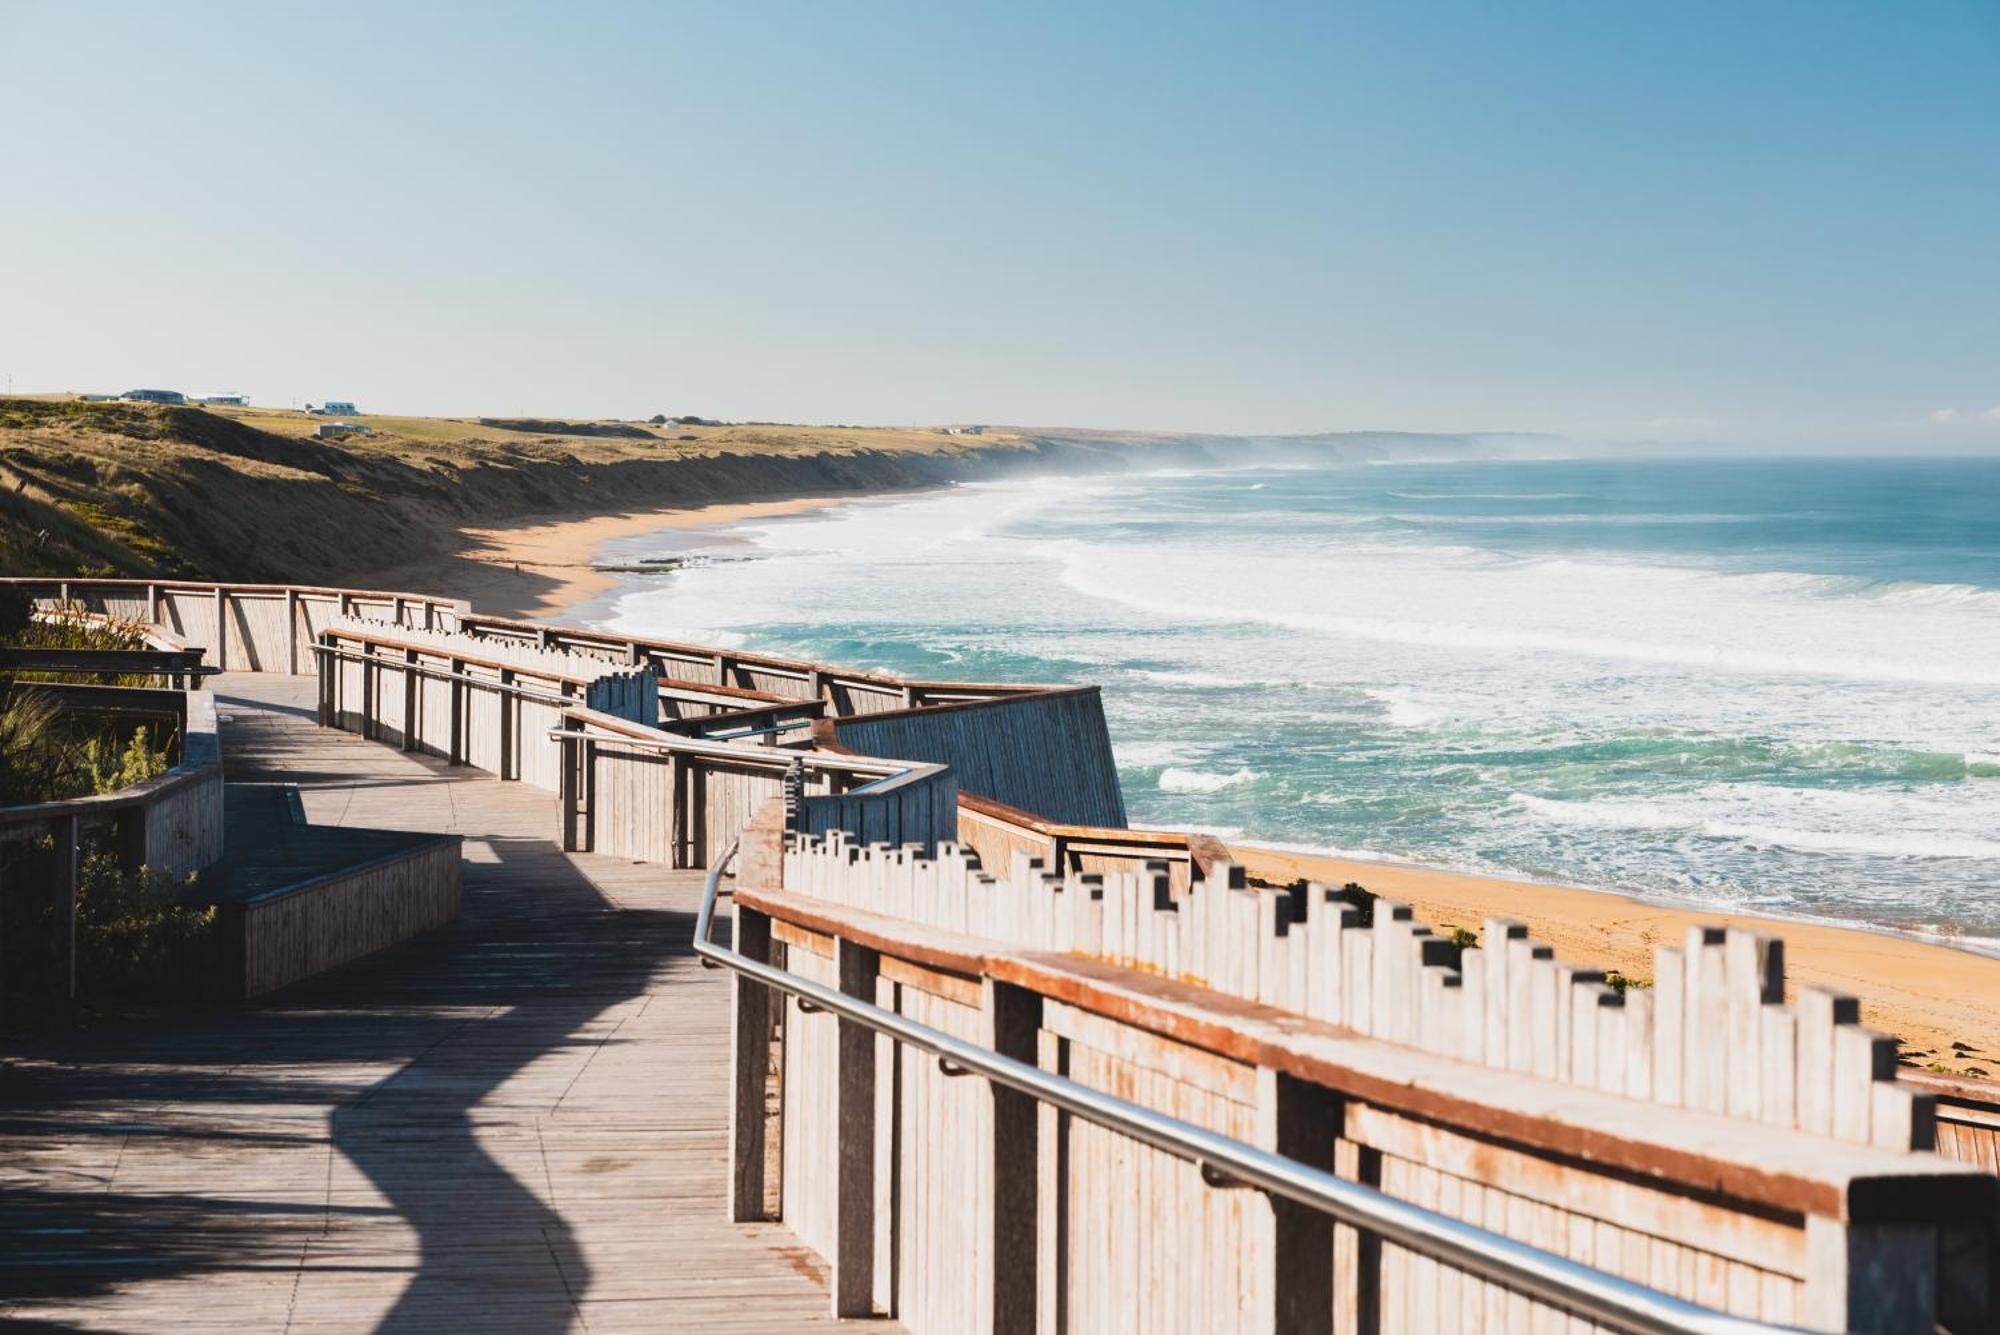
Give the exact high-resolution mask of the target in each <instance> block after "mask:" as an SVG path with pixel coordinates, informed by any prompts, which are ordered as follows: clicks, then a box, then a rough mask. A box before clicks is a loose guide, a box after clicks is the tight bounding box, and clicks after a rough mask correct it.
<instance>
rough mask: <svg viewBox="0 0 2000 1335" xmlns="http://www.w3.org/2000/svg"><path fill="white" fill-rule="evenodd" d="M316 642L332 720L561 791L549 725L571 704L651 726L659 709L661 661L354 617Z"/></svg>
mask: <svg viewBox="0 0 2000 1335" xmlns="http://www.w3.org/2000/svg"><path fill="white" fill-rule="evenodd" d="M314 651H315V652H316V653H317V654H318V655H319V658H320V663H321V669H320V702H319V715H320V722H321V723H322V724H324V725H325V726H328V727H334V728H341V729H343V730H345V731H348V732H358V733H360V734H361V735H362V736H364V737H369V738H372V739H374V740H377V741H382V742H386V743H388V744H390V745H392V746H399V747H401V748H402V749H403V750H405V751H417V752H422V753H424V754H426V755H434V756H442V757H444V758H446V759H447V760H449V761H450V762H451V763H453V764H465V765H471V766H473V767H475V768H478V769H483V770H487V771H490V772H491V773H493V774H496V775H498V776H499V777H500V778H502V779H518V780H521V781H522V782H524V783H527V784H529V785H531V786H533V787H537V788H543V789H547V790H549V791H551V792H553V791H555V789H556V788H557V787H559V786H560V783H561V772H562V754H561V750H560V748H559V747H558V745H557V744H556V743H555V742H554V741H553V740H552V739H551V737H550V735H549V734H550V732H551V730H552V729H555V728H557V727H558V726H559V725H560V724H561V723H562V718H563V712H564V711H565V710H567V709H569V708H571V707H573V706H587V707H589V708H592V709H595V710H597V711H598V712H600V713H603V714H606V715H611V716H616V717H622V718H628V719H633V720H636V721H639V722H643V723H647V724H650V723H653V722H655V721H656V720H657V719H658V715H659V693H660V690H659V682H658V679H657V677H656V676H655V675H654V673H653V671H652V669H650V668H636V669H635V668H624V667H619V666H616V665H613V664H610V663H603V662H598V661H595V660H592V659H580V658H577V657H575V656H573V655H569V654H563V653H557V652H550V651H545V650H540V649H536V648H533V647H532V646H524V645H518V644H512V643H508V642H495V641H487V640H482V639H477V638H475V637H472V636H468V635H461V634H454V633H446V632H437V631H413V630H409V629H399V628H395V627H386V626H380V625H376V624H373V623H369V622H362V621H351V620H342V621H337V622H335V623H333V624H331V625H329V626H327V627H326V628H325V630H323V631H322V632H321V636H320V642H319V643H318V644H316V645H315V646H314Z"/></svg>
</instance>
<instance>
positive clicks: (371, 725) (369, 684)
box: [361, 640, 381, 741]
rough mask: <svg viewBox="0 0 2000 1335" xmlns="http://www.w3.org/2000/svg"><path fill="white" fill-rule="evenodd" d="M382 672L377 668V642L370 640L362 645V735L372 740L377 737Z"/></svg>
mask: <svg viewBox="0 0 2000 1335" xmlns="http://www.w3.org/2000/svg"><path fill="white" fill-rule="evenodd" d="M380 675H381V674H380V673H378V672H377V671H376V670H375V642H374V641H373V640H370V641H369V642H368V643H366V644H364V645H362V646H361V735H362V736H363V737H366V738H368V739H369V740H370V741H373V740H374V739H375V734H376V727H375V714H376V709H375V685H376V681H377V679H378V678H379V677H380Z"/></svg>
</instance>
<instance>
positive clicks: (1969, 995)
mask: <svg viewBox="0 0 2000 1335" xmlns="http://www.w3.org/2000/svg"><path fill="white" fill-rule="evenodd" d="M1231 849H1232V851H1233V852H1234V853H1235V854H1236V855H1237V857H1238V858H1239V859H1240V860H1241V861H1242V862H1243V864H1244V865H1245V866H1246V867H1247V868H1249V870H1250V872H1251V874H1252V875H1255V876H1261V877H1263V878H1265V879H1267V880H1271V881H1280V882H1284V881H1291V880H1296V879H1298V878H1300V877H1304V878H1305V879H1307V880H1314V881H1322V882H1326V883H1329V884H1332V885H1344V884H1346V883H1347V882H1349V881H1358V882H1359V883H1360V884H1362V885H1363V886H1365V887H1367V888H1368V889H1370V890H1372V891H1374V892H1376V893H1377V894H1381V895H1386V896H1388V897H1389V898H1391V899H1399V900H1402V901H1404V902H1405V903H1407V904H1409V905H1410V906H1411V908H1412V909H1413V910H1414V912H1415V914H1416V917H1417V920H1418V921H1419V922H1423V923H1427V924H1428V925H1430V926H1431V927H1432V928H1433V929H1443V928H1449V927H1454V926H1456V927H1465V928H1469V929H1471V930H1472V931H1475V932H1479V933H1481V935H1484V924H1485V920H1486V919H1487V918H1488V917H1504V918H1517V919H1519V920H1520V921H1522V922H1525V923H1527V924H1528V931H1529V934H1530V935H1532V936H1535V937H1538V938H1540V939H1541V940H1543V941H1546V942H1548V943H1549V944H1550V945H1551V946H1554V947H1555V952H1556V955H1557V956H1558V957H1559V958H1562V959H1566V960H1569V961H1571V962H1573V963H1576V964H1580V965H1586V966H1588V967H1591V968H1601V969H1616V970H1617V971H1618V972H1620V973H1622V974H1624V975H1625V976H1626V977H1628V978H1633V979H1650V978H1651V977H1652V974H1653V947H1654V946H1656V945H1675V946H1677V945H1680V944H1681V942H1682V941H1683V939H1684V938H1685V936H1686V933H1687V929H1688V927H1689V926H1690V925H1692V924H1695V923H1723V924H1727V925H1731V926H1742V927H1748V928H1750V929H1752V930H1754V931H1760V932H1767V933H1770V934H1771V935H1774V936H1780V937H1783V938H1784V942H1785V976H1786V978H1787V979H1788V980H1789V983H1790V986H1791V987H1792V988H1793V989H1796V988H1797V987H1798V986H1799V985H1800V984H1802V983H1803V984H1810V985H1814V986H1820V987H1829V988H1834V989H1836V990H1838V991H1842V992H1851V993H1853V994H1854V995H1856V996H1858V997H1860V998H1861V1001H1862V1019H1863V1021H1864V1022H1866V1023H1867V1024H1870V1025H1873V1026H1874V1027H1875V1028H1877V1029H1880V1030H1882V1031H1883V1032H1885V1033H1891V1034H1895V1035H1896V1036H1897V1037H1898V1038H1900V1039H1901V1040H1902V1041H1903V1050H1904V1055H1905V1056H1906V1057H1908V1058H1911V1059H1913V1060H1914V1061H1915V1062H1916V1063H1917V1064H1918V1065H1929V1064H1930V1063H1931V1062H1934V1061H1935V1062H1938V1063H1941V1064H1942V1065H1944V1066H1947V1067H1949V1068H1951V1070H1952V1071H1953V1072H1955V1073H1963V1072H1965V1071H1966V1069H1967V1068H1969V1067H1973V1068H1978V1069H1979V1070H1980V1071H1983V1072H1985V1073H1986V1074H1988V1075H2000V960H1996V959H1993V958H1991V957H1989V956H1984V955H1977V954H1974V953H1972V952H1971V951H1967V950H1959V949H1955V948H1953V947H1951V946H1947V945H1937V944H1932V943H1930V942H1926V941H1919V940H1916V939H1914V938H1911V937H1907V936H1894V935H1891V934H1889V933H1886V932H1871V931H1866V930H1862V929H1856V928H1850V927H1836V926H1831V925H1828V924H1824V923H1818V922H1799V921H1795V920H1792V919H1777V918H1767V917H1759V916H1752V915H1747V914H1730V913H1722V912H1717V911H1713V910H1708V909H1694V908H1675V907H1668V906H1664V905H1656V904H1651V903H1646V902H1644V901H1641V900H1637V899H1633V898H1631V897H1629V896H1626V895H1620V894H1611V893H1607V892H1605V891H1601V890H1579V889H1571V888H1569V887H1567V886H1555V885H1540V884H1536V883H1534V882H1530V881H1508V880H1501V879H1497V878H1493V877H1486V876H1472V875H1467V874H1464V873H1460V872H1449V871H1438V870H1434V869H1432V868H1427V867H1406V866H1399V865H1396V864H1394V863H1381V862H1357V861H1348V860H1345V859H1339V858H1327V857H1320V856H1317V855H1314V854H1307V853H1292V852H1281V851H1276V850H1272V849H1264V848H1257V847H1255V846H1251V845H1241V844H1238V845H1232V846H1231ZM1955 1042H1956V1043H1962V1044H1965V1045H1966V1046H1967V1047H1968V1048H1971V1049H1975V1051H1970V1052H1968V1051H1963V1050H1959V1051H1955V1050H1954V1049H1953V1048H1952V1044H1953V1043H1955Z"/></svg>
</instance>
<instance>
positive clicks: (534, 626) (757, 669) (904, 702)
mask: <svg viewBox="0 0 2000 1335" xmlns="http://www.w3.org/2000/svg"><path fill="white" fill-rule="evenodd" d="M463 625H464V628H465V629H467V630H469V631H472V632H474V633H476V634H479V635H482V636H486V637H488V638H492V639H510V640H514V641H517V642H520V643H529V644H535V645H537V646H539V647H542V648H547V649H560V650H562V651H564V652H567V653H575V654H584V655H590V656H594V657H601V658H604V659H606V660H608V661H612V662H620V663H630V664H644V665H648V666H651V667H654V668H656V669H658V671H659V673H660V675H661V676H662V677H664V678H672V679H674V680H677V681H687V682H708V683H711V684H714V685H719V686H731V687H736V688H739V689H747V690H754V691H762V692H768V693H770V694H772V695H775V696H781V697H784V698H786V699H804V700H820V699H824V700H825V701H826V702H827V705H828V707H829V709H830V710H831V712H833V713H834V714H841V715H846V714H872V713H877V712H881V711H887V710H903V709H913V708H917V707H919V706H925V705H950V704H960V703H964V702H967V701H974V700H993V699H1007V698H1012V697H1014V696H1020V695H1032V694H1038V693H1042V692H1046V691H1049V690H1051V689H1060V688H1051V687H1046V686H1022V685H1015V684H1003V683H993V684H988V683H978V682H962V681H961V682H949V681H911V680H906V679H904V678H901V677H892V676H889V675H888V674H886V673H880V672H859V671H855V670H853V669H851V668H840V667H834V666H831V665H828V664H825V663H813V662H808V661H806V660H804V659H797V658H781V657H778V656H776V655H773V654H757V653H744V652H741V651H738V650H733V649H722V648H717V647H716V646H714V645H704V644H686V643H683V642H681V641H678V640H662V639H655V638H650V637H645V636H631V635H620V634H618V633H617V632H616V631H606V630H591V629H586V628H584V627H580V626H552V625H547V624H545V623H542V622H538V621H513V620H508V619H506V618H503V617H487V616H475V615H472V614H469V613H468V614H467V615H466V617H465V618H464V622H463Z"/></svg>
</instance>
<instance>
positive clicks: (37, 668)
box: [0, 645, 218, 691]
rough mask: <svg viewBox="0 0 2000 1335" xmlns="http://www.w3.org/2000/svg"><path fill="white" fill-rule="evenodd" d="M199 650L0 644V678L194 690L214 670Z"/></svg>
mask: <svg viewBox="0 0 2000 1335" xmlns="http://www.w3.org/2000/svg"><path fill="white" fill-rule="evenodd" d="M201 654H202V651H201V650H199V649H164V650H163V649H20V648H13V647H9V646H4V645H0V678H6V677H18V676H20V675H22V674H27V675H29V676H43V675H47V674H55V675H60V676H66V677H93V678H97V679H100V680H105V679H110V678H116V677H157V678H159V679H160V681H161V682H162V683H163V684H164V685H166V686H167V687H170V688H171V689H173V690H176V691H180V690H188V689H191V688H192V689H198V688H199V687H200V686H201V679H202V678H203V677H206V676H211V675H213V674H214V673H215V672H216V671H218V669H216V668H212V667H205V666H203V665H202V661H201Z"/></svg>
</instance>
